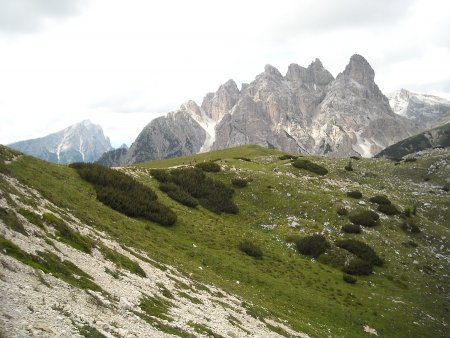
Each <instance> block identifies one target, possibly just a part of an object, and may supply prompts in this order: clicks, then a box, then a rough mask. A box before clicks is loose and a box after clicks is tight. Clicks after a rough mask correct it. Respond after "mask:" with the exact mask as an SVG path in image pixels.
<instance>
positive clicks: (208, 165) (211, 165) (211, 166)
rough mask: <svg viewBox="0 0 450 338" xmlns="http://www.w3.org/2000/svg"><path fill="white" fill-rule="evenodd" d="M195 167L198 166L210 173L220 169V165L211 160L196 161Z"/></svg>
mask: <svg viewBox="0 0 450 338" xmlns="http://www.w3.org/2000/svg"><path fill="white" fill-rule="evenodd" d="M195 167H196V168H200V169H201V170H203V171H207V172H210V173H217V172H219V171H220V165H218V164H217V163H216V162H212V161H209V162H200V163H197V164H196V165H195Z"/></svg>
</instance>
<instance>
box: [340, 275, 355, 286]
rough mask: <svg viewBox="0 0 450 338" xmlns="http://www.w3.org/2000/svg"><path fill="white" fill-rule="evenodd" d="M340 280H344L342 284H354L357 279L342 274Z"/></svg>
mask: <svg viewBox="0 0 450 338" xmlns="http://www.w3.org/2000/svg"><path fill="white" fill-rule="evenodd" d="M342 279H343V280H344V282H346V283H349V284H355V283H356V281H357V279H356V278H355V277H353V276H352V275H349V274H348V273H344V274H343V275H342Z"/></svg>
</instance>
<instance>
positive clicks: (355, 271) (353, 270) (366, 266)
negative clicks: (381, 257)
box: [342, 258, 373, 275]
mask: <svg viewBox="0 0 450 338" xmlns="http://www.w3.org/2000/svg"><path fill="white" fill-rule="evenodd" d="M342 271H343V272H344V273H347V274H349V275H370V274H371V273H372V271H373V265H372V264H370V263H369V262H367V261H364V260H362V259H359V258H355V259H352V260H351V261H350V262H349V263H348V264H347V265H345V266H344V267H343V268H342Z"/></svg>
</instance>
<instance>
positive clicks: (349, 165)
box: [344, 161, 353, 171]
mask: <svg viewBox="0 0 450 338" xmlns="http://www.w3.org/2000/svg"><path fill="white" fill-rule="evenodd" d="M344 169H345V170H347V171H353V164H352V161H348V164H347V165H346V166H345V167H344Z"/></svg>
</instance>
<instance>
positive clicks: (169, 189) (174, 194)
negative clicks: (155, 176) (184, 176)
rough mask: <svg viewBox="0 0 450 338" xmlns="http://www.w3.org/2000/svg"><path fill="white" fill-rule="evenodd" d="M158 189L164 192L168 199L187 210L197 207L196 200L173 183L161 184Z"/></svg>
mask: <svg viewBox="0 0 450 338" xmlns="http://www.w3.org/2000/svg"><path fill="white" fill-rule="evenodd" d="M159 189H160V190H161V191H163V192H165V193H166V194H167V195H169V197H170V198H171V199H173V200H175V201H177V202H179V203H181V204H183V205H185V206H187V207H189V208H195V207H196V206H197V205H198V201H197V199H195V198H194V197H192V196H191V195H189V194H188V193H187V192H186V191H184V190H183V189H182V188H181V187H180V186H178V185H176V184H175V183H171V182H170V183H161V184H160V185H159Z"/></svg>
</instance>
